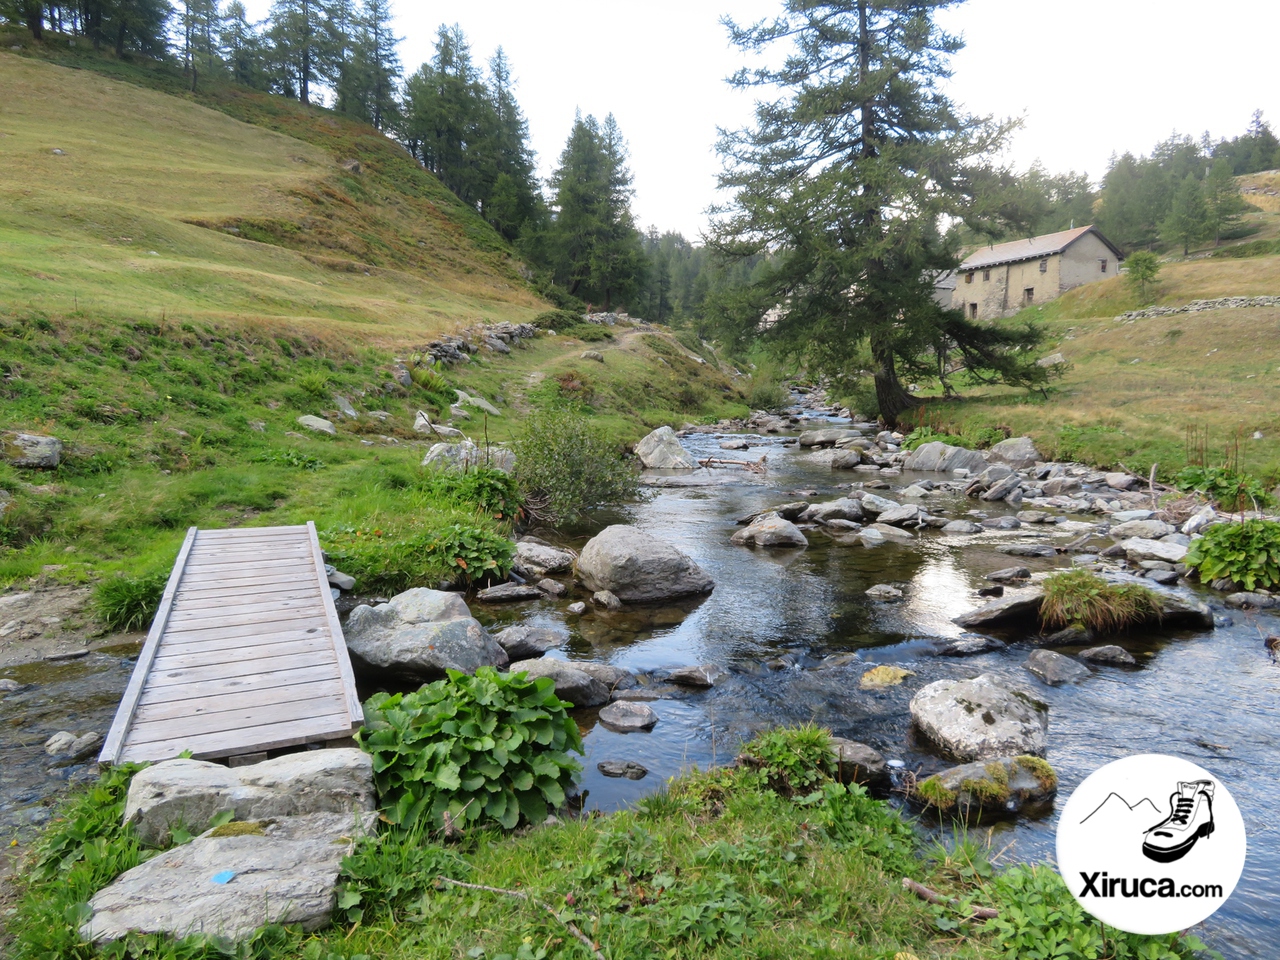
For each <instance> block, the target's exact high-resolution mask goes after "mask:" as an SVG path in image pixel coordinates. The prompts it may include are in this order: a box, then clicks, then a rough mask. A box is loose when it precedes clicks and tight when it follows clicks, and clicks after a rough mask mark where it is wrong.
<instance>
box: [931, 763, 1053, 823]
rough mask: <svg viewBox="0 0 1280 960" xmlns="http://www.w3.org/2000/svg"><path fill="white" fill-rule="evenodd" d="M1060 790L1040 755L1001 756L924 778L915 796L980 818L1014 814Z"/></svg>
mask: <svg viewBox="0 0 1280 960" xmlns="http://www.w3.org/2000/svg"><path fill="white" fill-rule="evenodd" d="M1057 792H1058V777H1057V774H1055V773H1054V771H1053V767H1051V766H1049V764H1048V762H1047V761H1045V760H1042V759H1040V758H1039V757H1034V756H1029V755H1025V754H1024V755H1022V756H1016V757H997V758H995V759H991V760H983V761H978V762H977V763H966V764H964V765H962V766H959V767H952V768H951V769H950V770H944V771H942V772H941V773H936V774H934V775H933V776H931V777H929V778H927V779H925V780H922V781H920V782H919V783H917V784H916V785H915V788H914V789H913V790H912V792H911V798H912V799H913V800H915V801H917V802H919V803H923V804H925V805H926V806H928V807H932V808H934V809H936V810H937V811H938V812H939V813H943V814H948V815H951V816H959V817H960V818H962V819H966V820H969V819H977V818H979V817H981V816H983V815H993V814H994V815H999V816H1011V815H1014V814H1017V813H1018V812H1019V811H1021V810H1022V809H1023V808H1024V807H1026V806H1029V805H1031V804H1039V803H1045V802H1047V801H1049V800H1052V799H1053V797H1054V795H1055V794H1056V793H1057Z"/></svg>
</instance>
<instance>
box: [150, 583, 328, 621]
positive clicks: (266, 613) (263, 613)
mask: <svg viewBox="0 0 1280 960" xmlns="http://www.w3.org/2000/svg"><path fill="white" fill-rule="evenodd" d="M318 606H320V595H319V593H318V592H317V591H315V590H311V591H310V592H309V594H308V595H306V596H301V597H290V596H283V597H282V596H278V595H277V596H269V597H267V598H265V599H258V598H257V597H245V598H244V602H242V603H234V602H228V601H224V602H223V603H221V604H219V603H218V602H217V601H216V600H214V599H212V598H207V597H206V598H203V599H201V600H196V601H191V600H187V601H183V600H182V599H181V598H180V599H179V600H178V603H177V605H176V606H175V607H174V610H173V620H172V622H173V623H174V624H175V625H176V624H179V623H184V622H186V621H189V620H208V619H209V618H210V617H214V616H216V617H220V618H224V622H226V623H230V622H232V620H233V619H234V618H235V617H247V616H256V617H257V618H258V619H259V620H269V619H273V618H272V617H271V614H272V613H276V612H279V613H294V612H296V611H298V610H303V611H307V612H314V611H315V608H316V607H318Z"/></svg>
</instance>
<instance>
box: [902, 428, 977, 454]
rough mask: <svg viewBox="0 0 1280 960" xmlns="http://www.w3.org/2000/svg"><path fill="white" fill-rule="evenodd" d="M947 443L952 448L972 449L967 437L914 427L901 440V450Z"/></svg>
mask: <svg viewBox="0 0 1280 960" xmlns="http://www.w3.org/2000/svg"><path fill="white" fill-rule="evenodd" d="M938 442H941V443H949V444H950V445H951V446H953V447H967V448H972V447H973V443H972V442H971V441H970V440H969V438H968V437H962V436H959V435H957V434H954V433H942V432H940V431H938V430H935V429H933V427H930V426H923V427H916V428H915V429H914V430H912V431H911V432H910V433H908V434H907V435H906V436H905V437H903V439H902V449H903V450H915V449H916V448H917V447H921V446H924V444H926V443H938Z"/></svg>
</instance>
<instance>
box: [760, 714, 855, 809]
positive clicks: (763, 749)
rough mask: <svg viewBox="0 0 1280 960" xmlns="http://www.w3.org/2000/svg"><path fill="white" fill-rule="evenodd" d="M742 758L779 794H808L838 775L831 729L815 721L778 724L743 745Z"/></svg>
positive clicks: (786, 795)
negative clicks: (778, 725)
mask: <svg viewBox="0 0 1280 960" xmlns="http://www.w3.org/2000/svg"><path fill="white" fill-rule="evenodd" d="M742 761H743V762H744V763H746V764H747V765H748V766H751V767H755V768H756V769H758V770H759V771H760V772H761V773H762V774H763V775H764V778H765V782H766V783H767V784H768V785H769V788H770V789H771V790H774V791H776V792H777V793H778V794H779V795H780V796H784V797H790V796H794V795H796V794H805V793H808V792H809V791H811V790H813V789H814V788H815V787H816V786H817V785H818V784H820V783H822V782H824V781H827V780H830V779H831V778H832V777H833V776H835V772H836V757H835V754H834V753H833V752H832V750H831V731H830V730H827V729H826V728H824V727H820V726H818V725H817V724H816V723H805V724H801V725H800V726H798V727H778V728H776V729H774V730H769V731H766V732H765V733H762V734H760V735H759V736H757V737H756V738H755V739H754V740H752V741H751V742H750V743H748V744H747V745H746V746H745V747H743V748H742Z"/></svg>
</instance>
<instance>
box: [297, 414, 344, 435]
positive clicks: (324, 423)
mask: <svg viewBox="0 0 1280 960" xmlns="http://www.w3.org/2000/svg"><path fill="white" fill-rule="evenodd" d="M298 423H299V424H300V425H301V426H304V427H306V428H307V429H308V430H314V431H315V432H316V433H327V434H328V435H329V436H331V437H334V436H337V435H338V430H337V428H336V427H335V426H334V425H333V424H332V423H331V422H329V421H328V420H326V419H325V418H324V417H313V416H311V414H309V413H308V414H303V415H302V416H301V417H299V418H298Z"/></svg>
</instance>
